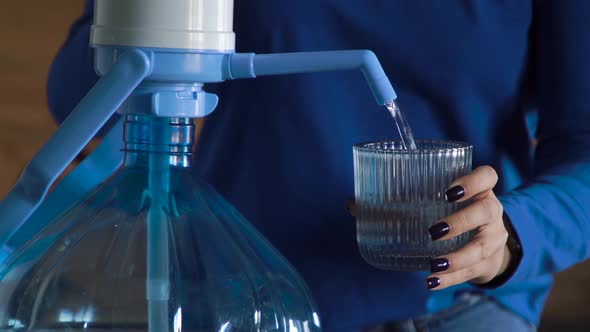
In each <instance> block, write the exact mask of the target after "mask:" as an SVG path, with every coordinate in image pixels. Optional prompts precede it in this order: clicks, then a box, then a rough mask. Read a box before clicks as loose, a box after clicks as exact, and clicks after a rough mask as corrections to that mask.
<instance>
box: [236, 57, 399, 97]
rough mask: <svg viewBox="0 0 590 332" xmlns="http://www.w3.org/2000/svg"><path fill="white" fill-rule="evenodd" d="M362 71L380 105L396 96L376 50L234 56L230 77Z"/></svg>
mask: <svg viewBox="0 0 590 332" xmlns="http://www.w3.org/2000/svg"><path fill="white" fill-rule="evenodd" d="M338 70H360V71H361V72H362V73H363V74H364V75H365V79H366V80H367V83H368V84H369V88H370V89H371V91H372V92H373V95H374V96H375V99H376V100H377V103H378V104H379V105H385V104H386V103H387V102H389V101H392V100H395V99H396V98H397V96H396V93H395V91H394V89H393V86H392V85H391V82H390V81H389V79H388V78H387V75H385V71H384V70H383V67H381V63H379V60H378V59H377V56H376V55H375V53H373V52H371V51H369V50H358V51H327V52H304V53H276V54H260V55H257V54H254V53H239V54H233V55H231V59H230V68H229V74H230V78H232V79H236V78H253V77H256V76H264V75H284V74H300V73H311V72H323V71H338Z"/></svg>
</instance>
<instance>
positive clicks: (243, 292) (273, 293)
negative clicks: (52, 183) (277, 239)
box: [0, 114, 320, 332]
mask: <svg viewBox="0 0 590 332" xmlns="http://www.w3.org/2000/svg"><path fill="white" fill-rule="evenodd" d="M125 126H126V127H125V142H126V157H125V163H124V165H123V167H122V168H121V169H120V170H119V171H118V172H117V173H115V174H114V175H113V176H111V177H110V178H109V179H108V180H106V181H105V182H104V183H103V184H101V185H100V186H99V187H97V188H96V189H95V190H94V191H93V192H91V193H90V194H88V195H87V197H85V198H83V199H82V200H80V201H79V202H78V203H76V204H75V205H74V206H73V207H71V208H70V209H69V210H68V211H65V212H64V213H63V214H62V215H61V216H60V217H59V218H58V219H57V220H55V221H53V222H51V223H50V224H49V226H47V227H46V228H45V229H44V230H42V231H41V232H40V233H39V234H38V235H37V236H35V238H33V239H31V240H30V241H29V242H28V243H26V244H25V245H24V246H23V247H22V248H20V249H18V250H17V251H16V252H15V253H14V254H13V255H12V256H11V257H10V258H9V260H8V262H7V263H6V264H4V265H3V268H2V270H1V271H0V330H1V331H82V330H85V331H150V332H166V331H174V332H180V331H207V332H209V331H220V332H221V331H223V332H229V331H240V332H244V331H298V332H305V331H320V323H319V318H318V314H317V311H316V309H315V306H314V304H313V301H312V299H311V296H310V293H309V291H308V290H307V287H306V286H305V284H304V283H303V281H302V279H301V278H300V277H299V276H298V274H297V273H296V272H295V271H294V269H293V268H292V267H291V266H290V264H289V263H288V262H287V261H286V260H285V259H284V258H283V257H282V256H281V255H280V254H279V253H278V252H277V250H276V249H274V248H273V247H272V246H271V245H270V244H269V242H268V241H266V240H265V239H264V238H263V236H262V235H261V234H259V233H258V232H257V231H256V230H255V229H254V228H253V227H252V226H251V225H250V224H249V223H248V222H247V221H246V220H245V219H244V218H243V217H242V216H241V215H240V214H239V213H238V212H237V211H236V210H235V209H234V208H233V207H231V206H230V205H229V204H228V203H227V202H226V201H225V200H224V199H223V198H222V197H220V196H219V195H218V194H217V193H216V192H215V191H214V190H213V189H212V188H211V187H210V186H209V185H208V184H206V183H205V182H204V181H202V180H201V179H199V178H197V177H196V176H195V174H194V172H193V171H192V170H191V150H192V143H193V136H194V126H193V123H192V120H190V119H184V118H157V117H151V116H148V115H134V114H129V115H127V119H126V124H125Z"/></svg>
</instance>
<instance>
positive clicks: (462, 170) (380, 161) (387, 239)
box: [353, 141, 473, 271]
mask: <svg viewBox="0 0 590 332" xmlns="http://www.w3.org/2000/svg"><path fill="white" fill-rule="evenodd" d="M472 151H473V147H472V146H471V145H469V144H466V143H462V142H454V141H417V149H415V150H407V149H404V147H403V145H402V143H401V142H400V141H386V142H372V143H362V144H356V145H355V146H354V147H353V155H354V182H355V201H356V217H357V224H356V226H357V243H358V246H359V250H360V253H361V255H362V256H363V258H364V259H365V260H366V261H367V262H368V263H369V264H371V265H373V266H375V267H377V268H380V269H386V270H396V271H420V270H429V269H430V259H431V258H434V257H436V256H440V255H443V254H446V253H449V252H452V251H455V250H457V249H459V248H460V247H461V246H463V245H464V244H465V243H466V242H468V241H469V239H470V238H471V234H469V233H465V234H462V235H460V236H457V237H454V238H451V239H448V240H443V241H441V240H438V241H432V239H431V237H430V234H429V233H428V228H429V227H430V226H432V225H433V224H434V223H436V222H437V221H439V220H441V218H444V217H445V216H448V215H449V214H451V213H453V212H454V211H456V210H458V209H460V208H462V207H463V206H464V205H465V204H467V202H463V203H449V202H448V201H447V200H446V196H445V192H446V190H447V189H448V186H449V185H450V184H451V183H452V182H453V181H454V180H456V179H458V178H460V177H462V176H464V175H466V174H468V173H469V172H470V171H471V158H472Z"/></svg>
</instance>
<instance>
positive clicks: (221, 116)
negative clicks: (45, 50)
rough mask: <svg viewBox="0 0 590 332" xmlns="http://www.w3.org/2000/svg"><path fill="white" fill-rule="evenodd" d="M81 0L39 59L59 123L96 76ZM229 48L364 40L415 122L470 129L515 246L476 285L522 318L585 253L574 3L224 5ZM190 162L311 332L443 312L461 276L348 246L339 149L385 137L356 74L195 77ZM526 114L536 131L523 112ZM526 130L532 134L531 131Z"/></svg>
mask: <svg viewBox="0 0 590 332" xmlns="http://www.w3.org/2000/svg"><path fill="white" fill-rule="evenodd" d="M92 5H93V4H92V1H91V0H89V1H88V2H87V4H86V9H85V13H84V16H83V17H82V18H81V19H80V20H79V21H78V22H76V23H75V25H74V26H73V27H72V30H71V33H70V36H69V38H68V40H67V42H66V43H65V45H64V47H63V48H62V49H61V51H60V53H59V54H58V56H57V58H56V59H55V62H54V64H53V67H52V70H51V74H50V78H49V83H48V97H49V105H50V109H51V111H52V113H53V114H54V116H55V117H56V119H57V120H59V121H61V120H62V119H63V118H64V117H65V116H66V115H67V114H68V112H69V111H70V110H71V109H72V108H73V106H74V105H75V104H76V103H77V102H78V101H79V100H80V98H81V97H82V96H83V95H84V93H85V92H86V91H87V90H88V89H89V88H90V87H91V86H92V84H93V83H94V82H95V81H96V79H97V77H96V75H95V74H94V72H93V69H92V66H93V55H92V51H91V49H90V48H89V47H88V37H89V27H90V25H91V22H92ZM235 5H236V8H235V13H236V17H235V31H236V33H237V41H238V42H237V48H238V51H248V52H257V53H270V52H288V51H312V50H339V49H365V48H367V49H371V50H373V51H375V53H376V54H377V55H378V57H379V58H380V60H381V62H382V64H383V66H384V68H385V70H386V72H387V73H388V75H389V76H390V79H391V80H392V81H393V82H394V85H395V86H396V88H397V91H398V94H399V102H400V104H401V107H402V109H403V110H404V111H405V113H406V116H407V118H408V121H409V123H410V124H411V126H412V127H413V130H414V132H415V136H417V137H418V138H428V139H454V140H462V141H467V142H471V143H473V145H474V147H475V154H474V164H475V165H483V164H488V165H492V166H493V167H495V168H496V170H497V171H498V172H499V174H500V179H501V181H500V183H499V184H498V186H497V187H496V193H497V194H498V195H499V196H500V197H501V201H502V203H503V204H504V208H505V211H506V213H507V214H508V215H509V217H510V219H511V220H512V222H513V223H514V226H515V229H516V231H517V233H518V236H519V237H520V240H521V242H522V245H523V250H524V257H523V259H522V261H521V263H520V265H519V267H518V269H517V271H516V272H515V274H514V275H513V276H512V277H511V279H510V280H509V281H508V282H507V283H506V284H504V285H503V286H501V287H499V288H498V289H495V290H489V291H486V292H487V293H489V294H490V295H492V296H493V297H495V298H496V299H497V300H498V301H499V302H501V303H502V304H504V305H505V306H506V307H507V308H509V309H510V310H512V311H514V312H516V313H517V314H519V315H521V316H522V317H524V318H526V319H527V320H529V321H532V322H534V323H538V321H539V316H540V313H541V310H542V306H543V303H544V301H545V299H546V297H547V294H548V291H549V288H550V285H551V281H552V277H551V273H553V272H556V271H559V270H563V269H565V268H567V267H569V266H570V265H572V264H574V263H576V262H579V261H581V260H583V259H585V258H587V257H589V255H590V245H589V244H590V240H589V239H590V219H589V217H590V199H589V197H590V166H589V165H590V164H589V162H590V128H589V121H588V120H590V106H589V105H588V100H587V99H586V93H587V92H590V65H589V64H588V60H589V59H590V38H588V36H589V33H590V20H589V19H588V17H589V15H590V1H542V0H539V1H535V2H532V1H475V0H465V1H401V0H399V1H394V0H387V1H385V0H376V1H370V2H368V1H361V0H347V1H342V0H321V1H317V0H299V1H277V0H258V1H248V0H240V1H236V4H235ZM210 89H213V90H215V92H216V93H218V94H219V95H220V98H221V102H220V105H219V107H218V109H217V111H216V112H214V113H213V114H212V115H211V116H210V117H209V118H207V120H206V123H205V127H204V131H203V133H202V136H201V139H200V143H199V149H198V153H197V159H196V163H197V165H198V168H199V171H200V173H201V174H202V175H203V176H204V177H205V178H206V179H207V180H208V181H209V182H210V183H211V184H213V185H214V186H215V187H216V188H217V189H218V190H219V191H220V192H221V193H222V194H223V195H224V196H225V197H226V198H227V199H229V201H230V202H231V203H233V204H234V205H235V206H236V207H237V208H238V209H239V210H240V211H241V212H242V213H243V214H244V215H245V216H246V217H247V218H248V219H249V220H250V221H251V222H252V223H254V224H255V225H256V226H257V227H258V228H259V229H260V230H261V231H262V232H263V233H264V234H265V235H266V236H267V238H268V239H270V241H271V242H272V243H273V244H274V245H275V246H276V247H277V248H278V249H279V250H280V251H281V252H283V253H284V254H285V256H286V257H287V258H288V259H289V260H290V261H291V262H292V263H293V265H294V266H295V267H296V268H297V269H298V271H299V272H300V273H301V274H302V275H303V277H304V278H305V279H306V281H307V283H308V285H309V286H310V287H311V289H312V292H313V294H314V296H315V299H316V300H317V302H318V304H319V307H320V312H321V315H322V318H323V324H324V328H325V330H326V331H357V330H359V329H360V328H361V327H363V326H370V325H374V324H379V323H382V322H385V321H388V320H397V319H403V318H409V317H413V316H416V315H419V314H422V313H425V312H428V311H433V310H438V309H441V308H445V307H447V306H449V305H450V304H451V301H452V299H453V295H454V294H457V292H460V291H463V290H469V289H473V288H472V287H471V286H469V285H461V286H459V287H455V288H452V289H450V290H446V291H441V292H434V293H429V292H428V291H426V289H425V287H424V276H425V274H424V273H394V272H384V271H377V270H375V269H373V268H371V267H370V266H368V265H367V264H366V263H364V262H363V260H362V259H361V257H360V255H359V253H358V250H357V247H356V241H355V224H354V220H353V219H352V218H351V217H350V216H349V215H348V214H347V213H346V211H345V209H344V206H345V202H346V201H347V200H348V199H349V198H351V197H353V169H352V152H351V146H352V145H353V144H354V143H357V142H360V141H367V140H383V139H392V138H396V131H395V130H394V127H393V123H392V121H391V119H390V118H389V116H388V114H387V112H386V111H385V110H384V109H379V108H377V107H376V106H375V104H374V101H373V99H372V96H371V94H370V92H369V90H368V89H367V87H366V86H365V82H364V80H363V79H362V76H361V74H359V73H323V74H315V75H297V76H292V77H266V78H258V79H255V80H245V81H236V82H227V83H223V84H218V85H215V86H211V87H210ZM529 113H530V114H536V115H538V126H534V128H533V129H536V133H532V132H531V130H527V129H530V128H531V127H532V126H528V127H527V123H526V121H525V119H526V118H532V117H526V116H525V115H526V114H529ZM532 134H535V137H536V140H537V142H538V144H537V145H536V148H534V147H533V145H532V144H531V140H530V137H531V135H532Z"/></svg>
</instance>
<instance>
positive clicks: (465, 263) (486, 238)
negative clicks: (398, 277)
mask: <svg viewBox="0 0 590 332" xmlns="http://www.w3.org/2000/svg"><path fill="white" fill-rule="evenodd" d="M507 238H508V232H506V229H504V228H503V227H493V228H488V229H486V230H484V231H482V232H481V233H479V234H477V235H476V236H474V237H473V239H471V241H469V243H467V244H466V245H465V246H463V248H461V249H459V250H457V251H455V252H452V253H449V254H447V255H444V256H440V257H437V258H434V259H432V260H431V272H433V273H450V272H455V271H459V270H463V269H465V268H468V267H469V266H473V265H477V264H478V263H481V262H483V261H485V260H487V259H489V258H491V257H492V256H494V255H495V254H497V253H498V252H499V251H501V250H503V249H504V247H505V246H506V239H507Z"/></svg>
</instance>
